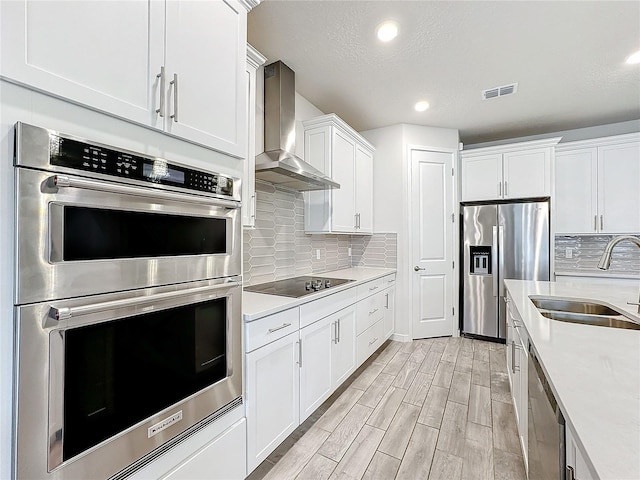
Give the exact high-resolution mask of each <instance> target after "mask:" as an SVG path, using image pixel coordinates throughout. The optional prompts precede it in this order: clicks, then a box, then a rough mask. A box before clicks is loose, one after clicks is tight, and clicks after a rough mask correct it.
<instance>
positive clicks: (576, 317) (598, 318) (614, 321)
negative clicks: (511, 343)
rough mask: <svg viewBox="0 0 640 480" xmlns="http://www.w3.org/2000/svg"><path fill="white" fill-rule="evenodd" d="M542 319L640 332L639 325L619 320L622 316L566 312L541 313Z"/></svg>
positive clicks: (622, 319) (623, 319)
mask: <svg viewBox="0 0 640 480" xmlns="http://www.w3.org/2000/svg"><path fill="white" fill-rule="evenodd" d="M540 313H541V314H542V316H543V317H547V318H550V319H551V320H560V321H561V322H569V323H582V324H585V325H598V326H600V327H611V328H627V329H629V330H640V324H638V323H634V322H632V321H631V320H627V319H625V318H621V317H622V315H618V316H615V317H609V316H603V315H586V314H583V313H568V312H552V311H543V312H540Z"/></svg>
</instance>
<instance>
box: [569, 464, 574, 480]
mask: <svg viewBox="0 0 640 480" xmlns="http://www.w3.org/2000/svg"><path fill="white" fill-rule="evenodd" d="M567 480H576V474H575V472H574V471H573V467H570V466H569V465H567Z"/></svg>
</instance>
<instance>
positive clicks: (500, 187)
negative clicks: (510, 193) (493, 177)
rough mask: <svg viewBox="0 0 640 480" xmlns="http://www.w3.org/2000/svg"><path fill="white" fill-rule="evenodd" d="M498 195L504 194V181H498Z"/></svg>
mask: <svg viewBox="0 0 640 480" xmlns="http://www.w3.org/2000/svg"><path fill="white" fill-rule="evenodd" d="M498 196H499V197H501V196H502V182H498Z"/></svg>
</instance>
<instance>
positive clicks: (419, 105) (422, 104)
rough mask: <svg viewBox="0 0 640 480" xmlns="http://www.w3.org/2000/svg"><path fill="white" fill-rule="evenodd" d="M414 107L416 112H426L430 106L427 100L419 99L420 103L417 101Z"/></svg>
mask: <svg viewBox="0 0 640 480" xmlns="http://www.w3.org/2000/svg"><path fill="white" fill-rule="evenodd" d="M413 108H414V109H415V111H416V112H424V111H425V110H426V109H427V108H429V102H425V101H424V100H421V101H419V102H418V103H416V104H415V105H414V106H413Z"/></svg>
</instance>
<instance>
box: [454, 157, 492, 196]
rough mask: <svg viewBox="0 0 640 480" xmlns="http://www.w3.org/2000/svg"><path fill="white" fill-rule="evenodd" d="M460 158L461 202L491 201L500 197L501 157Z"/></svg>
mask: <svg viewBox="0 0 640 480" xmlns="http://www.w3.org/2000/svg"><path fill="white" fill-rule="evenodd" d="M464 155H465V154H464V153H463V157H462V200H492V199H495V198H501V196H502V155H501V154H489V155H478V156H472V157H466V156H464Z"/></svg>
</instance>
